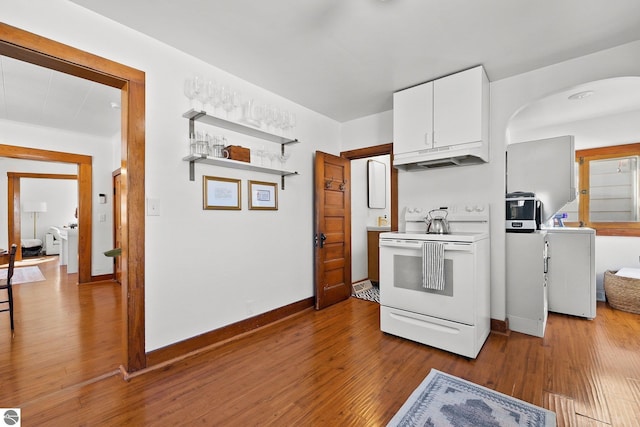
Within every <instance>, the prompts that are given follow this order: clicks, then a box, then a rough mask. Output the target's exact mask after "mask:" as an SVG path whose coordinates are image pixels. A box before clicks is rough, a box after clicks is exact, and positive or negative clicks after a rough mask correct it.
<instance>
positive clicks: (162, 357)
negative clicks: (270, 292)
mask: <svg viewBox="0 0 640 427" xmlns="http://www.w3.org/2000/svg"><path fill="white" fill-rule="evenodd" d="M314 303H315V300H314V298H313V297H310V298H306V299H303V300H300V301H296V302H294V303H291V304H289V305H285V306H283V307H279V308H276V309H274V310H271V311H268V312H266V313H262V314H259V315H257V316H254V317H250V318H248V319H245V320H241V321H239V322H236V323H233V324H231V325H228V326H224V327H222V328H219V329H215V330H213V331H209V332H206V333H204V334H201V335H198V336H195V337H192V338H189V339H186V340H184V341H180V342H177V343H174V344H171V345H168V346H166V347H162V348H159V349H157V350H153V351H150V352H148V353H147V370H148V369H153V368H154V366H155V365H160V364H163V365H164V364H166V362H168V361H172V360H180V359H183V358H185V357H187V356H189V355H191V354H193V353H194V352H196V353H197V352H200V351H202V350H204V349H206V348H207V347H210V346H212V345H217V344H221V343H223V342H225V341H228V340H231V339H233V338H237V337H239V336H241V335H243V334H245V333H247V332H251V331H253V330H255V329H258V328H261V327H264V326H267V325H269V324H272V323H275V322H277V321H279V320H282V319H284V318H286V317H289V316H291V315H294V314H297V313H299V312H301V311H303V310H306V309H307V308H312V307H313V306H314Z"/></svg>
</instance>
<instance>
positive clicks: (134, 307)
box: [0, 23, 146, 372]
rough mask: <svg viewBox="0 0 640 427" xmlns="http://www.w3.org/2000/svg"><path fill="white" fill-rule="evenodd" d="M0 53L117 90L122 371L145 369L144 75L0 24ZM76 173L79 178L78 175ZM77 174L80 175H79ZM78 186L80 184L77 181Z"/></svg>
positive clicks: (121, 65)
mask: <svg viewBox="0 0 640 427" xmlns="http://www.w3.org/2000/svg"><path fill="white" fill-rule="evenodd" d="M0 55H5V56H8V57H11V58H14V59H18V60H21V61H25V62H29V63H31V64H35V65H39V66H42V67H45V68H49V69H53V70H56V71H60V72H63V73H66V74H69V75H73V76H76V77H81V78H84V79H87V80H91V81H94V82H97V83H101V84H105V85H107V86H111V87H114V88H117V89H120V91H121V112H122V116H121V120H122V126H121V129H122V145H121V147H122V158H121V165H122V166H121V168H122V176H123V178H124V179H123V180H122V199H123V203H122V212H121V213H122V222H123V227H122V241H123V245H122V255H121V257H122V258H121V260H122V270H123V271H122V297H123V298H122V307H123V329H124V330H123V344H124V345H123V356H122V357H123V362H122V369H123V370H124V371H126V372H133V371H137V370H140V369H143V368H144V367H146V354H145V315H144V314H145V307H144V303H145V301H144V267H145V252H144V237H145V236H144V234H145V233H144V187H145V74H144V72H142V71H139V70H136V69H134V68H131V67H128V66H126V65H123V64H119V63H117V62H113V61H110V60H108V59H105V58H102V57H99V56H97V55H93V54H91V53H88V52H85V51H82V50H79V49H76V48H74V47H71V46H68V45H65V44H62V43H59V42H56V41H53V40H50V39H47V38H45V37H41V36H38V35H36V34H33V33H30V32H27V31H24V30H21V29H19V28H16V27H13V26H10V25H7V24H5V23H0ZM79 175H80V174H79ZM83 176H86V175H84V174H83ZM79 185H82V182H79Z"/></svg>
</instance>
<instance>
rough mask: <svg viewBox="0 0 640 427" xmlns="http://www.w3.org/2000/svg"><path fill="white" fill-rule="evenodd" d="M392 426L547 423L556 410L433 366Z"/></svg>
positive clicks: (531, 425) (535, 426) (534, 425)
mask: <svg viewBox="0 0 640 427" xmlns="http://www.w3.org/2000/svg"><path fill="white" fill-rule="evenodd" d="M387 425H388V426H407V427H408V426H424V427H467V426H469V427H471V426H483V427H484V426H486V427H507V426H527V427H546V426H555V425H556V414H555V413H554V412H552V411H549V410H547V409H544V408H540V407H538V406H535V405H532V404H530V403H527V402H524V401H522V400H519V399H514V398H513V397H510V396H507V395H505V394H502V393H498V392H496V391H493V390H490V389H488V388H486V387H482V386H479V385H477V384H473V383H471V382H469V381H465V380H463V379H460V378H457V377H454V376H452V375H449V374H445V373H444V372H440V371H437V370H435V369H432V370H431V372H429V375H428V376H427V378H425V379H424V381H422V384H420V385H419V386H418V388H417V389H416V390H415V391H414V392H413V393H412V394H411V396H409V399H408V400H407V401H406V402H405V403H404V405H402V407H401V408H400V410H399V411H398V413H397V414H396V415H395V416H394V417H393V418H392V419H391V421H390V422H389V424H387Z"/></svg>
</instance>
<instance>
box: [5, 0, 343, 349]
mask: <svg viewBox="0 0 640 427" xmlns="http://www.w3.org/2000/svg"><path fill="white" fill-rule="evenodd" d="M0 2H1V4H0V7H1V8H2V10H3V20H4V21H5V22H7V23H8V24H10V25H13V26H16V27H19V28H22V29H25V30H27V31H31V32H34V33H36V34H39V35H42V36H45V37H49V38H51V39H54V40H56V41H59V42H62V43H66V44H68V45H71V46H74V47H77V48H80V49H83V50H86V51H89V52H91V53H94V54H97V55H100V56H103V57H105V58H109V59H111V60H114V61H118V62H120V63H123V64H125V65H128V66H131V67H134V68H137V69H139V70H142V71H144V72H145V73H146V170H145V173H146V177H145V191H146V196H147V198H155V199H158V200H159V201H160V216H147V217H146V225H145V226H146V233H145V255H146V262H145V278H146V279H145V285H146V286H145V292H146V301H145V303H146V350H147V351H150V350H153V349H157V348H159V347H163V346H166V345H168V344H171V343H174V342H177V341H180V340H184V339H187V338H189V337H192V336H195V335H198V334H201V333H204V332H208V331H211V330H213V329H217V328H219V327H222V326H225V325H228V324H231V323H234V322H237V321H240V320H242V319H245V318H247V317H250V316H252V315H256V314H259V313H262V312H266V311H268V310H272V309H274V308H278V307H281V306H284V305H287V304H290V303H292V302H295V301H299V300H301V299H304V298H308V297H311V296H312V295H313V294H314V290H313V277H314V276H313V239H312V236H313V157H314V152H315V150H321V151H325V152H328V153H331V154H338V153H339V148H340V147H339V138H340V134H339V128H340V127H339V124H338V123H337V122H335V121H333V120H331V119H328V118H326V117H324V116H321V115H319V114H317V113H314V112H312V111H310V110H308V109H305V108H303V107H301V106H299V105H296V104H294V103H293V102H291V101H288V100H287V99H284V98H282V97H279V96H277V95H275V94H273V93H270V92H268V91H266V90H264V89H262V88H260V87H257V86H255V85H253V84H251V83H249V82H246V81H242V80H240V79H238V78H237V77H234V76H233V75H230V74H228V73H225V72H224V71H222V70H220V69H217V68H215V67H213V66H210V65H207V64H205V63H204V62H202V61H200V60H197V59H195V58H193V57H191V56H189V55H186V54H185V53H183V52H180V51H178V50H176V49H173V48H170V47H168V46H166V45H164V44H162V43H160V42H158V41H156V40H153V39H151V38H149V37H147V36H144V35H142V34H140V33H137V32H135V31H133V30H130V29H128V28H126V27H124V26H121V25H119V24H116V23H114V22H113V21H110V20H108V19H106V18H104V17H101V16H99V15H97V14H94V13H93V12H90V11H87V10H85V9H83V8H81V7H79V6H77V5H75V4H72V3H69V2H67V1H64V0H53V1H47V0H34V1H31V2H28V4H27V3H21V2H12V1H11V2H10V1H8V0H0ZM34 11H35V12H34ZM168 64H170V66H169V65H168ZM192 73H198V74H201V75H203V76H208V77H212V78H214V79H216V80H217V81H218V82H225V83H227V84H229V85H231V86H233V87H235V88H236V89H238V90H240V91H241V92H242V93H243V94H245V96H250V97H254V98H256V99H261V100H262V101H263V102H268V103H272V104H276V105H278V106H280V107H281V108H284V109H287V110H289V111H292V112H295V113H296V115H297V119H298V120H297V121H298V126H297V132H296V137H297V138H298V139H299V140H300V141H301V143H299V144H295V145H293V146H291V147H290V148H287V149H288V150H290V152H291V153H292V155H291V158H290V159H289V161H288V168H289V169H293V170H297V171H298V172H299V173H300V175H299V176H294V177H290V178H287V180H286V189H285V190H284V191H282V190H279V198H278V204H279V210H278V211H249V210H247V180H249V179H252V180H262V181H270V182H279V180H280V179H279V177H277V176H275V175H266V174H260V173H253V172H247V171H239V170H234V169H226V168H220V167H214V166H207V165H197V166H196V179H195V182H191V181H189V179H188V163H186V162H184V161H182V158H183V157H184V156H185V155H186V154H187V151H186V150H187V131H188V122H187V121H186V119H184V118H182V114H183V113H184V112H185V111H186V110H188V109H189V103H188V100H187V99H186V98H185V97H184V96H183V93H182V89H183V81H184V79H185V78H186V77H187V76H188V75H190V74H192ZM202 129H203V130H204V129H205V127H202ZM209 131H210V132H217V133H225V134H226V136H227V138H228V139H229V142H230V143H232V144H239V145H244V146H248V147H250V148H256V147H258V146H259V145H262V144H263V143H262V142H261V141H257V140H254V139H251V138H248V137H243V136H240V135H235V134H232V133H230V132H222V131H219V130H216V129H214V128H209ZM269 144H270V143H267V145H269ZM276 148H277V147H275V146H272V149H273V150H275V149H276ZM203 175H214V176H222V177H228V178H237V179H241V180H242V205H243V209H242V210H241V211H204V210H203V209H202V176H203ZM96 192H98V190H96ZM99 192H102V191H99ZM131 249H132V250H135V248H131Z"/></svg>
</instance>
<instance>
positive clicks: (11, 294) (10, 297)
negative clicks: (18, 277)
mask: <svg viewBox="0 0 640 427" xmlns="http://www.w3.org/2000/svg"><path fill="white" fill-rule="evenodd" d="M7 291H8V293H9V320H10V322H11V330H12V331H13V290H12V289H11V286H9V287H8V288H7Z"/></svg>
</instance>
